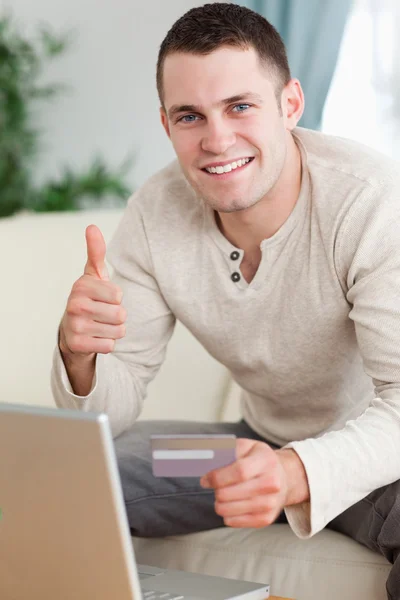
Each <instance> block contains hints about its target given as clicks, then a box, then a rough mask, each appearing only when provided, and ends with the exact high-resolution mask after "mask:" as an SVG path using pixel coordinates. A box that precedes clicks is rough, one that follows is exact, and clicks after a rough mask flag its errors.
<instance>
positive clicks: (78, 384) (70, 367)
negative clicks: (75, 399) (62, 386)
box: [61, 351, 97, 396]
mask: <svg viewBox="0 0 400 600" xmlns="http://www.w3.org/2000/svg"><path fill="white" fill-rule="evenodd" d="M61 357H62V359H63V362H64V365H65V370H66V371H67V375H68V379H69V382H70V384H71V388H72V390H73V392H74V394H75V395H76V396H87V395H88V394H89V393H90V390H91V389H92V384H93V377H94V374H95V371H96V357H97V355H96V354H93V355H91V356H84V357H79V358H78V359H77V358H76V357H74V356H73V355H69V354H64V353H63V352H62V351H61Z"/></svg>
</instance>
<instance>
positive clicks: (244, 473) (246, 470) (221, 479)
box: [200, 444, 272, 488]
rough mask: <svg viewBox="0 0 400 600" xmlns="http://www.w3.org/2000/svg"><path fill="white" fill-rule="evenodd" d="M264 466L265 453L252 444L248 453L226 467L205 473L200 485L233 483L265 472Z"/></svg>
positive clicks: (218, 485) (215, 486)
mask: <svg viewBox="0 0 400 600" xmlns="http://www.w3.org/2000/svg"><path fill="white" fill-rule="evenodd" d="M265 446H266V444H265ZM271 451H272V450H271ZM266 467H267V461H266V456H265V453H264V452H262V451H259V450H258V449H257V447H256V446H253V448H252V449H251V451H250V452H249V454H247V455H245V456H244V457H243V458H239V459H238V460H236V461H235V462H234V463H232V464H231V465H228V466H227V467H222V468H221V469H215V470H214V471H210V473H207V475H206V476H205V477H204V478H202V480H201V482H200V483H201V484H202V485H203V484H206V483H208V484H209V487H213V488H220V487H225V486H228V485H234V484H237V483H240V482H243V481H248V480H249V479H253V478H254V477H257V476H258V475H261V474H262V473H264V472H265V469H266ZM204 487H206V486H204Z"/></svg>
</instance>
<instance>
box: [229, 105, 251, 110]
mask: <svg viewBox="0 0 400 600" xmlns="http://www.w3.org/2000/svg"><path fill="white" fill-rule="evenodd" d="M235 108H238V109H244V110H237V111H236V112H245V111H246V110H247V109H248V108H250V104H236V106H234V107H233V109H232V110H235Z"/></svg>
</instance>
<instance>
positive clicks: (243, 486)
mask: <svg viewBox="0 0 400 600" xmlns="http://www.w3.org/2000/svg"><path fill="white" fill-rule="evenodd" d="M280 489H281V486H280V483H279V478H278V477H277V476H276V474H275V473H263V474H262V475H260V476H259V477H255V478H253V479H250V481H244V482H242V483H237V484H236V485H228V486H225V487H222V488H218V489H217V490H216V491H215V499H216V500H217V501H218V502H234V501H235V500H246V499H247V498H253V497H254V496H256V495H263V494H277V493H278V492H279V491H280Z"/></svg>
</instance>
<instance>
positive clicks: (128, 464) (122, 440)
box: [114, 421, 400, 600]
mask: <svg viewBox="0 0 400 600" xmlns="http://www.w3.org/2000/svg"><path fill="white" fill-rule="evenodd" d="M175 433H181V434H182V433H198V434H199V433H233V434H235V435H236V436H237V437H238V438H239V437H240V438H250V439H254V440H259V441H264V442H267V443H268V444H269V445H270V446H271V447H272V448H274V449H275V448H277V446H276V445H274V444H271V443H270V442H268V441H267V440H264V439H263V438H261V437H260V436H259V435H258V434H257V433H255V432H254V431H253V430H252V429H251V428H250V427H249V426H248V425H247V423H245V421H239V422H237V423H197V422H196V423H192V422H187V421H139V422H138V423H136V424H135V425H134V426H133V427H132V428H131V429H129V430H127V431H125V432H124V433H122V434H121V435H120V436H118V437H117V438H115V440H114V445H115V450H116V455H117V461H118V469H119V473H120V477H121V483H122V489H123V494H124V500H125V505H126V510H127V515H128V521H129V526H130V528H131V533H132V535H135V536H139V537H163V536H167V535H178V534H185V533H194V532H196V531H205V530H209V529H215V528H217V527H223V526H224V522H223V519H222V517H220V516H219V515H217V514H216V512H215V511H214V492H213V490H207V489H203V488H202V487H201V486H200V483H199V479H198V478H194V477H188V478H176V479H173V478H156V477H154V476H153V474H152V463H151V454H150V435H151V434H175ZM275 522H277V523H285V522H287V521H286V517H285V514H284V512H282V513H281V514H280V515H279V517H278V519H277V520H276V521H275ZM327 527H328V528H330V529H333V530H335V531H338V532H340V533H343V534H345V535H347V536H349V537H351V538H353V539H354V540H356V541H357V542H359V543H360V544H363V545H364V546H367V547H368V548H370V549H371V550H374V551H376V552H379V553H380V554H383V556H385V557H386V558H387V560H388V561H390V562H391V563H392V564H393V567H392V569H391V571H390V574H389V577H388V580H387V584H386V590H387V595H388V599H389V600H400V558H399V552H400V482H399V481H396V482H395V483H392V484H391V485H387V486H384V487H382V488H380V489H378V490H375V491H374V492H372V493H371V494H369V495H368V496H367V497H366V498H364V499H363V500H361V501H360V502H358V503H357V504H355V505H354V506H352V507H350V508H349V509H347V510H346V511H345V512H344V513H342V514H341V515H339V516H338V517H336V518H335V519H334V520H333V521H331V522H330V523H328V525H327Z"/></svg>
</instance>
